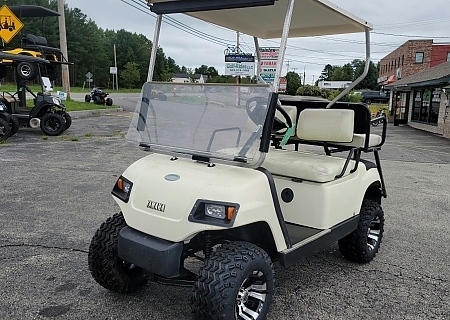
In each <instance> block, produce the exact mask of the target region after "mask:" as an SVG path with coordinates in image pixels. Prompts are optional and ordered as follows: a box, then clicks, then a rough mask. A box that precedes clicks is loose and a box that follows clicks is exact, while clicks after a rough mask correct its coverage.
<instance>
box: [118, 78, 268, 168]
mask: <svg viewBox="0 0 450 320" xmlns="http://www.w3.org/2000/svg"><path fill="white" fill-rule="evenodd" d="M141 96H142V99H141V100H142V101H141V102H139V103H138V105H137V107H136V111H135V113H134V115H133V119H132V121H131V125H130V128H129V130H128V134H127V140H128V141H130V142H134V143H138V144H139V145H141V146H146V147H150V150H151V151H154V152H158V151H160V152H164V153H170V154H176V155H185V156H197V157H203V159H206V160H205V161H209V160H210V159H211V158H213V159H220V160H225V161H234V162H237V163H241V164H243V163H246V164H247V165H253V164H255V163H257V162H258V160H259V159H260V156H261V153H260V151H259V146H260V141H261V135H262V131H263V130H262V129H263V126H264V123H265V121H266V116H267V110H268V107H267V106H268V104H269V98H270V87H269V86H268V85H227V84H223V85H217V84H199V83H154V82H148V83H145V84H144V86H143V88H142V93H141Z"/></svg>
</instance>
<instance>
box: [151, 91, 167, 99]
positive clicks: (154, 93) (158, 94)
mask: <svg viewBox="0 0 450 320" xmlns="http://www.w3.org/2000/svg"><path fill="white" fill-rule="evenodd" d="M150 99H152V100H161V101H166V100H167V96H166V95H165V93H164V92H162V91H158V90H155V89H153V90H152V91H151V92H150Z"/></svg>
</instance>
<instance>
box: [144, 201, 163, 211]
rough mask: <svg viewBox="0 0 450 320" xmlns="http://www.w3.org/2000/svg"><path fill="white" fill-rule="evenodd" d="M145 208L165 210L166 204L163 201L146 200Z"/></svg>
mask: <svg viewBox="0 0 450 320" xmlns="http://www.w3.org/2000/svg"><path fill="white" fill-rule="evenodd" d="M147 208H149V209H153V210H156V211H161V212H164V211H165V210H166V205H165V204H164V203H159V202H156V201H151V200H148V203H147Z"/></svg>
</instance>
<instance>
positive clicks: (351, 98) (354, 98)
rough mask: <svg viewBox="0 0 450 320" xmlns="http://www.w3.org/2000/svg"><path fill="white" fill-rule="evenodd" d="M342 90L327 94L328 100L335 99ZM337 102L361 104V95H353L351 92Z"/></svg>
mask: <svg viewBox="0 0 450 320" xmlns="http://www.w3.org/2000/svg"><path fill="white" fill-rule="evenodd" d="M342 91H343V90H334V91H331V92H330V93H329V94H328V97H327V98H328V100H330V101H331V100H333V99H334V98H336V97H337V96H338V95H339V94H340V93H341V92H342ZM339 101H342V102H361V101H362V95H360V94H359V93H354V92H353V91H351V92H350V93H348V94H346V95H345V96H343V97H342V98H341V99H340V100H339Z"/></svg>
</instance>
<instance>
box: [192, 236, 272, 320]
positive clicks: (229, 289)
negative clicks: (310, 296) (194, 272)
mask: <svg viewBox="0 0 450 320" xmlns="http://www.w3.org/2000/svg"><path fill="white" fill-rule="evenodd" d="M273 290H274V273H273V266H272V261H271V260H270V257H269V256H268V255H267V253H266V252H265V251H264V250H262V249H261V248H259V247H257V246H255V245H253V244H251V243H247V242H231V243H225V244H223V245H221V246H220V247H219V248H217V250H216V251H215V252H214V253H213V254H212V255H211V257H210V258H209V259H207V261H206V262H205V265H204V266H203V267H202V268H201V269H200V272H199V276H198V278H197V281H196V282H195V284H194V288H193V292H192V297H191V308H192V311H193V317H194V319H196V320H197V319H209V320H229V319H235V320H241V319H257V320H262V319H265V318H266V315H267V312H268V310H269V305H270V303H271V301H272V297H273Z"/></svg>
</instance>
